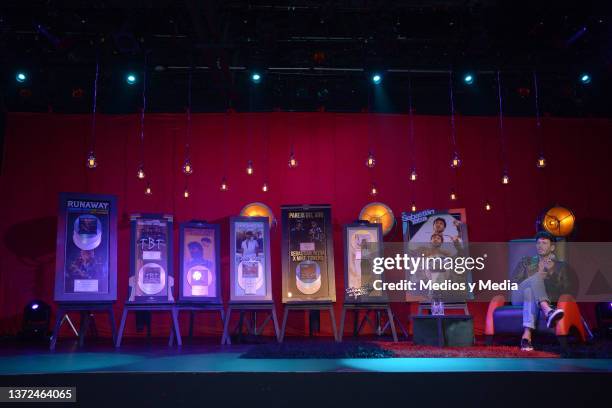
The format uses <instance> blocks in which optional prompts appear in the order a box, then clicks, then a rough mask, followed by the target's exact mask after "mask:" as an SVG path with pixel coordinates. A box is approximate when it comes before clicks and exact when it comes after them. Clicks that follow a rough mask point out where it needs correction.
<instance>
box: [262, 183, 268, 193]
mask: <svg viewBox="0 0 612 408" xmlns="http://www.w3.org/2000/svg"><path fill="white" fill-rule="evenodd" d="M261 191H263V192H264V193H267V192H268V183H263V186H262V187H261Z"/></svg>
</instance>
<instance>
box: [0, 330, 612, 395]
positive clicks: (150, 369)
mask: <svg viewBox="0 0 612 408" xmlns="http://www.w3.org/2000/svg"><path fill="white" fill-rule="evenodd" d="M296 341H298V342H299V341H301V340H295V339H290V340H289V341H288V343H287V344H290V343H291V342H294V344H296V343H295V342H296ZM325 341H326V340H319V339H315V340H305V342H314V343H315V344H316V343H321V344H323V343H325ZM350 342H351V343H352V344H353V345H355V346H356V347H357V348H361V347H366V348H367V347H368V342H367V341H360V340H359V341H358V340H351V341H350ZM164 343H165V341H164V339H161V338H154V339H153V340H152V341H151V342H147V341H146V339H128V341H127V342H126V344H125V345H124V346H122V347H121V348H120V349H115V348H114V347H112V346H111V345H110V343H108V342H105V341H104V340H103V339H100V340H96V341H92V342H90V343H89V344H86V345H85V347H83V348H82V349H78V347H77V344H76V342H75V341H73V340H71V339H66V340H62V341H61V342H59V343H58V348H57V350H56V351H55V352H49V351H48V350H46V348H45V347H44V346H43V345H32V344H31V345H22V344H19V343H16V342H15V343H9V344H5V347H2V349H1V350H0V383H1V384H0V385H2V386H9V385H10V386H28V385H30V386H34V385H36V386H42V385H46V386H52V385H56V386H60V385H61V386H66V385H71V386H76V387H77V395H79V396H81V398H82V399H79V401H80V402H81V403H82V404H83V406H97V405H106V406H108V405H110V404H116V403H117V402H116V401H117V399H116V398H117V395H121V400H122V403H125V404H128V403H130V404H132V403H139V404H145V405H141V406H151V405H154V404H155V405H156V406H161V405H163V404H165V403H168V404H172V405H177V406H183V405H185V406H187V405H195V404H197V403H201V402H205V401H211V400H213V401H223V402H225V403H230V404H231V403H245V402H247V401H307V400H310V399H312V400H315V399H319V398H320V396H321V395H320V394H319V393H321V392H322V393H325V395H328V397H329V398H330V401H334V402H340V401H342V402H348V401H354V402H352V405H355V404H357V405H363V404H366V405H368V404H371V403H375V402H377V401H383V400H390V399H394V400H397V399H402V398H403V396H404V395H405V397H407V394H409V395H410V400H411V401H412V402H419V401H420V402H431V401H436V404H438V403H440V404H441V403H445V402H447V403H452V402H453V401H456V399H457V398H460V397H461V396H462V395H471V397H470V398H472V400H473V399H474V398H475V397H474V395H476V398H478V400H479V401H482V402H484V401H487V400H490V399H495V398H497V399H498V401H499V398H500V395H503V396H504V397H503V402H504V403H509V404H510V403H513V402H516V403H519V402H520V401H521V398H523V397H524V394H521V393H520V392H518V391H520V390H528V392H529V395H530V401H532V400H533V398H536V399H538V398H537V397H538V390H540V389H541V390H542V393H541V394H540V396H541V397H542V398H543V400H546V401H549V402H559V403H564V404H565V403H568V402H569V401H575V402H576V403H580V402H581V401H583V400H582V398H584V397H585V396H588V398H593V397H594V396H597V395H601V397H602V398H603V396H604V395H605V393H606V390H605V388H604V384H606V383H609V381H610V378H611V377H610V373H611V372H612V360H611V359H605V358H604V359H602V358H597V359H595V358H541V357H539V358H396V357H383V358H245V357H248V356H249V355H250V354H249V353H250V352H252V351H253V349H256V348H257V347H260V346H261V345H258V344H237V345H232V346H220V345H216V344H214V343H213V342H212V339H205V340H203V341H201V340H200V339H193V340H192V341H191V342H190V341H187V344H185V345H184V346H183V347H182V348H180V349H177V348H171V347H168V346H167V345H165V344H164ZM329 343H330V344H333V342H332V341H331V340H329ZM389 343H391V342H389ZM268 344H270V345H273V344H274V343H268ZM297 344H300V343H297ZM407 347H410V346H407ZM251 355H252V353H251ZM432 384H436V387H442V389H444V390H445V392H443V393H440V392H435V393H432V390H433V389H434V387H432ZM549 386H554V387H556V388H555V389H557V390H558V391H559V394H558V395H550V394H549V393H548V391H545V390H546V389H547V388H545V387H549ZM542 387H544V388H542ZM476 388H477V389H478V390H479V392H477V393H476V394H474V392H473V390H474V389H476ZM153 389H155V390H156V392H155V397H153V396H152V393H151V390H153ZM436 389H439V388H436ZM332 390H336V391H337V390H345V392H336V391H334V392H332ZM566 390H571V392H569V391H568V392H566ZM534 392H535V394H534ZM332 394H333V395H332ZM532 394H534V395H533V396H532ZM160 395H161V396H160ZM476 402H477V401H474V400H473V403H476Z"/></svg>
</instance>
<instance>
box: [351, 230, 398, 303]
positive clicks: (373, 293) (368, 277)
mask: <svg viewBox="0 0 612 408" xmlns="http://www.w3.org/2000/svg"><path fill="white" fill-rule="evenodd" d="M382 236H383V233H382V225H381V224H371V223H369V222H367V221H361V222H358V223H355V224H348V225H345V226H344V286H345V288H344V289H345V290H344V303H376V302H384V303H386V302H388V297H387V296H386V295H385V293H384V292H383V291H380V290H375V289H374V281H375V280H382V279H383V275H382V274H381V275H377V274H375V273H373V272H372V265H373V262H374V258H376V257H380V256H383V251H382Z"/></svg>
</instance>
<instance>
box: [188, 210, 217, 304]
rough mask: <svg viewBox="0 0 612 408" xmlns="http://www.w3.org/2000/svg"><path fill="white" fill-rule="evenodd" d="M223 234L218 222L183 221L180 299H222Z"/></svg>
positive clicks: (199, 300)
mask: <svg viewBox="0 0 612 408" xmlns="http://www.w3.org/2000/svg"><path fill="white" fill-rule="evenodd" d="M220 236H221V232H220V227H219V225H217V224H207V223H205V222H203V221H190V222H184V223H181V224H180V227H179V297H178V299H179V301H181V302H200V303H221V301H222V300H221V259H220V258H221V257H220V250H221V245H220V240H221V237H220Z"/></svg>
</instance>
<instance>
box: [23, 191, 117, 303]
mask: <svg viewBox="0 0 612 408" xmlns="http://www.w3.org/2000/svg"><path fill="white" fill-rule="evenodd" d="M58 209H59V213H58V227H57V247H56V268H55V292H54V298H55V301H57V302H89V301H92V302H96V301H114V300H117V198H116V197H115V196H111V195H98V194H81V193H60V195H59V205H58ZM32 232H33V233H35V231H32Z"/></svg>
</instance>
